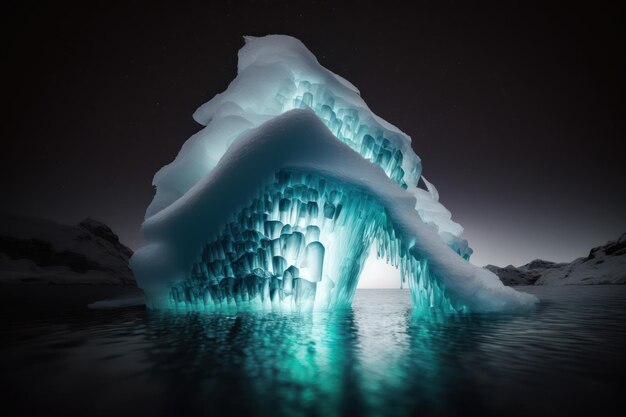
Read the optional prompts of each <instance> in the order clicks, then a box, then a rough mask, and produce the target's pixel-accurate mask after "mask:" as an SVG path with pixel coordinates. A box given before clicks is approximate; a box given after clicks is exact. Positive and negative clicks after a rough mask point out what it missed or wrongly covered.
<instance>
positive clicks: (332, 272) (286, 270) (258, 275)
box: [169, 170, 465, 312]
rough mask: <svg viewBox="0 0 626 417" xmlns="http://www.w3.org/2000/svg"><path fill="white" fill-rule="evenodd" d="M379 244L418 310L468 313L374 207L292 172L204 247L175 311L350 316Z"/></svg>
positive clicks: (173, 296)
mask: <svg viewBox="0 0 626 417" xmlns="http://www.w3.org/2000/svg"><path fill="white" fill-rule="evenodd" d="M319 207H323V209H322V210H319ZM372 244H375V245H377V248H378V256H379V257H383V258H385V259H386V260H387V262H390V263H391V264H393V265H394V266H396V267H398V268H400V271H401V273H402V282H403V283H406V282H408V285H409V287H410V289H411V297H412V300H413V304H414V305H415V306H416V307H417V308H418V310H422V311H431V310H433V309H434V310H436V311H443V312H454V311H463V310H465V308H464V307H463V306H462V305H453V303H452V302H451V301H450V300H449V299H448V298H447V297H446V296H445V294H444V291H443V288H441V287H440V285H439V284H438V283H437V281H436V280H435V279H434V277H433V276H431V274H430V273H429V270H428V261H427V260H425V259H423V260H419V259H416V258H415V257H413V256H412V255H410V254H408V252H407V247H406V245H404V244H403V243H402V241H401V240H399V239H397V238H396V235H395V231H394V228H393V226H392V225H391V223H390V222H389V220H388V218H387V215H386V213H385V209H384V207H382V206H381V205H380V204H379V203H378V202H376V200H375V199H374V198H372V197H371V196H369V195H367V194H364V193H363V192H361V191H359V190H357V189H355V188H354V187H351V186H348V185H345V184H340V183H337V182H333V181H328V180H327V179H325V178H323V177H322V176H319V175H315V174H310V173H300V172H290V171H285V170H283V171H280V172H279V173H278V174H277V175H276V177H275V179H274V181H273V182H272V183H270V184H267V185H266V186H265V187H263V188H262V190H261V191H260V192H259V194H258V195H257V196H256V197H255V198H254V199H252V201H251V202H250V204H249V205H248V206H247V207H245V208H244V209H243V210H242V211H240V212H238V213H234V214H233V216H232V218H231V221H230V222H229V223H228V224H226V225H224V228H223V231H222V233H221V234H220V235H219V237H218V238H217V239H214V240H212V241H209V242H207V243H206V245H205V246H204V247H203V248H202V251H201V252H200V253H199V254H198V257H197V259H196V261H195V262H194V263H193V265H192V266H191V268H190V271H189V275H188V276H187V277H185V278H184V279H181V280H179V281H178V282H175V283H173V285H172V287H171V291H170V296H169V299H170V307H171V308H174V309H182V310H200V311H216V310H217V311H227V312H228V311H231V312H232V311H240V310H249V309H254V310H256V309H266V310H268V311H269V310H272V311H309V310H311V309H313V308H314V307H316V308H323V309H327V308H336V307H345V306H349V305H350V304H351V303H352V298H353V296H354V292H355V289H356V286H357V283H358V279H359V275H360V273H361V270H362V268H363V264H364V262H365V260H366V258H367V256H368V254H369V248H370V246H371V245H372Z"/></svg>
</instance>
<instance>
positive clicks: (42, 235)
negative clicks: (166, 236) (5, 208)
mask: <svg viewBox="0 0 626 417" xmlns="http://www.w3.org/2000/svg"><path fill="white" fill-rule="evenodd" d="M132 254H133V252H132V251H131V250H130V249H129V248H127V247H126V246H124V245H123V244H122V243H120V241H119V239H118V237H117V236H116V235H115V233H113V231H111V229H110V228H109V227H108V226H107V225H105V224H103V223H100V222H98V221H96V220H93V219H89V218H88V219H85V220H83V221H81V222H80V223H78V224H77V225H75V226H68V225H61V224H58V223H55V222H52V221H49V220H42V219H33V218H26V217H21V216H11V215H0V284H113V285H135V279H134V277H133V273H132V271H131V270H130V269H129V268H128V259H129V258H130V257H131V256H132Z"/></svg>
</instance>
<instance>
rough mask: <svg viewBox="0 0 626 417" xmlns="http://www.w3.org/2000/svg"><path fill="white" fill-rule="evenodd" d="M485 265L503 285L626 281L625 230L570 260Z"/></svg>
mask: <svg viewBox="0 0 626 417" xmlns="http://www.w3.org/2000/svg"><path fill="white" fill-rule="evenodd" d="M485 268H486V269H488V270H490V271H491V272H493V273H495V274H496V275H498V277H500V280H501V281H502V282H503V283H504V284H505V285H597V284H626V233H624V234H623V235H622V236H621V237H620V238H619V239H617V240H616V241H611V242H608V243H607V244H606V245H603V246H598V247H596V248H593V249H591V251H590V252H589V255H587V256H586V257H583V258H578V259H576V260H574V261H572V262H570V263H554V262H550V261H544V260H541V259H536V260H534V261H532V262H530V263H528V264H526V265H522V266H520V267H514V266H513V265H509V266H506V267H504V268H500V267H498V266H495V265H487V266H485Z"/></svg>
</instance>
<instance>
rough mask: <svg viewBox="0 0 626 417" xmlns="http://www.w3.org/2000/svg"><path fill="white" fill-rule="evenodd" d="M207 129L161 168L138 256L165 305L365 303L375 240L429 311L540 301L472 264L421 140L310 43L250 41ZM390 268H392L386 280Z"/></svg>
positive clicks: (135, 262)
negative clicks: (364, 276) (364, 283)
mask: <svg viewBox="0 0 626 417" xmlns="http://www.w3.org/2000/svg"><path fill="white" fill-rule="evenodd" d="M194 118H195V119H196V120H197V121H198V122H199V123H201V124H203V125H205V127H204V128H203V129H202V130H201V131H200V132H198V133H197V134H196V135H194V136H192V137H191V138H190V139H189V140H188V141H187V142H186V143H185V144H184V145H183V147H182V149H181V151H180V152H179V154H178V156H177V157H176V159H175V160H174V161H173V162H172V163H171V164H169V165H167V166H165V167H163V168H162V169H161V170H160V171H159V172H158V173H157V174H156V175H155V178H154V185H155V186H156V190H157V191H156V195H155V197H154V200H153V201H152V203H151V204H150V206H149V208H148V210H147V213H146V220H145V222H144V224H143V229H142V230H143V233H144V235H145V238H146V240H147V242H148V244H147V245H146V246H145V247H144V248H141V249H140V250H139V251H137V253H136V254H135V255H134V256H133V258H132V260H131V267H132V269H133V270H134V272H135V275H136V277H137V281H138V283H139V285H140V287H141V288H143V289H144V291H145V293H146V301H147V303H148V305H149V306H150V307H153V308H172V309H183V310H188V309H191V310H203V311H204V310H207V311H214V310H217V311H231V312H232V311H233V310H246V309H267V310H283V311H294V310H297V311H301V310H310V309H313V308H320V309H321V308H324V309H327V308H336V307H341V306H345V305H349V304H350V303H351V301H352V297H353V295H354V291H355V289H356V285H357V283H358V278H359V275H360V272H361V269H362V267H363V264H364V262H365V259H366V257H367V255H368V253H369V248H370V246H371V245H372V244H375V245H377V248H378V251H377V253H378V255H379V256H381V257H384V258H385V259H386V260H387V261H388V262H390V263H392V264H393V265H396V266H397V267H398V268H400V270H401V272H402V281H403V282H404V283H407V284H408V286H409V288H410V289H411V297H412V301H413V304H414V306H415V307H416V310H417V312H424V313H425V312H433V311H435V312H459V311H461V312H464V311H503V310H513V309H520V308H527V307H530V306H532V305H534V304H535V303H536V299H535V298H534V297H533V296H530V295H528V294H523V293H519V292H516V291H514V290H513V289H511V288H508V287H505V286H504V285H502V283H501V282H500V281H499V279H498V278H497V277H496V276H495V275H494V274H492V273H491V272H489V271H487V270H484V269H482V268H478V267H476V266H474V265H472V264H471V263H469V262H468V261H467V260H468V259H469V257H470V255H471V249H470V248H469V247H468V245H467V242H466V241H465V240H463V239H462V237H461V233H462V228H461V227H460V226H459V225H458V224H456V223H455V222H453V221H452V220H451V215H450V212H449V211H448V210H447V209H446V208H445V207H444V206H443V205H441V204H440V203H439V201H438V192H437V190H436V188H435V187H434V185H432V184H431V183H430V182H428V181H427V180H426V179H424V178H423V177H422V180H423V182H424V184H425V186H426V190H424V189H420V188H418V187H417V183H418V181H419V179H420V177H421V161H420V159H419V157H418V156H417V155H416V154H415V153H414V152H413V150H412V148H411V139H410V137H409V136H407V135H406V134H404V133H403V132H401V131H400V130H398V129H397V128H396V127H395V126H393V125H391V124H389V123H387V122H386V121H384V120H382V119H380V118H379V117H378V116H376V115H375V114H373V113H372V112H371V110H369V108H368V107H367V105H366V104H365V102H364V101H363V100H362V99H361V97H360V95H359V91H358V90H357V89H356V87H354V86H353V85H352V84H350V83H349V82H348V81H346V80H345V79H343V78H341V77H340V76H338V75H336V74H333V73H332V72H330V71H328V70H327V69H325V68H323V67H322V66H321V65H320V64H319V63H318V62H317V60H316V59H315V57H314V56H313V54H311V52H309V51H308V50H307V49H306V47H305V46H304V45H303V44H302V43H301V42H300V41H298V40H297V39H294V38H292V37H288V36H281V35H272V36H266V37H263V38H251V37H247V38H246V45H245V46H244V47H243V48H242V49H241V50H240V51H239V66H238V75H237V77H236V78H235V80H234V81H233V82H232V83H231V84H230V85H229V87H228V88H227V89H226V91H224V92H223V93H221V94H218V95H216V96H215V97H214V98H213V99H211V100H210V101H209V102H208V103H206V104H204V105H203V106H201V107H200V108H199V109H198V110H197V111H196V113H195V114H194ZM380 279H384V277H380Z"/></svg>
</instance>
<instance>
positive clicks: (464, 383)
mask: <svg viewBox="0 0 626 417" xmlns="http://www.w3.org/2000/svg"><path fill="white" fill-rule="evenodd" d="M522 289H523V290H524V291H527V292H531V293H534V294H536V295H538V296H539V297H540V299H541V300H542V303H541V306H540V307H539V308H538V309H537V310H536V311H533V312H531V313H526V314H522V315H519V314H518V315H499V316H465V317H456V318H447V319H445V320H439V321H436V322H432V321H425V320H423V319H419V318H416V317H414V316H413V315H412V314H411V310H410V303H409V296H408V292H406V291H402V290H359V291H358V292H357V296H356V299H355V301H354V306H353V308H352V309H351V310H349V311H344V312H333V313H315V314H312V315H283V314H267V313H259V314H254V313H245V314H240V315H238V316H224V315H216V316H211V315H200V314H180V315H175V314H160V313H155V312H148V311H146V310H145V309H143V308H126V309H120V310H112V311H92V310H86V309H82V308H81V309H78V310H71V311H70V310H68V311H63V310H59V311H55V312H53V313H51V312H45V313H44V312H41V313H39V314H35V315H29V316H28V317H22V315H20V314H17V313H16V311H15V309H16V308H18V307H12V308H11V310H10V311H11V313H10V314H9V313H7V312H6V311H8V310H5V312H3V315H2V318H1V322H0V331H1V332H2V333H1V334H2V342H1V344H0V384H1V385H2V388H1V391H0V392H2V397H3V399H2V409H3V410H8V413H7V412H6V411H3V412H2V415H5V416H13V415H24V414H36V415H42V416H45V415H66V416H73V415H84V416H93V415H98V416H100V415H102V416H125V415H151V416H179V415H181V416H182V415H190V416H191V415H194V416H221V415H233V416H251V417H252V416H272V417H274V416H275V417H280V416H290V417H291V416H324V417H331V416H429V415H478V414H480V415H503V416H515V415H531V416H536V415H552V416H554V415H568V414H569V415H582V414H586V415H589V416H598V415H619V414H620V413H621V412H620V411H619V410H622V411H623V410H624V407H622V406H621V404H623V403H624V401H625V400H626V398H625V395H626V391H625V390H624V378H625V376H626V373H625V358H626V353H625V352H626V286H596V287H562V288H554V287H552V288H551V287H525V288H522Z"/></svg>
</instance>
